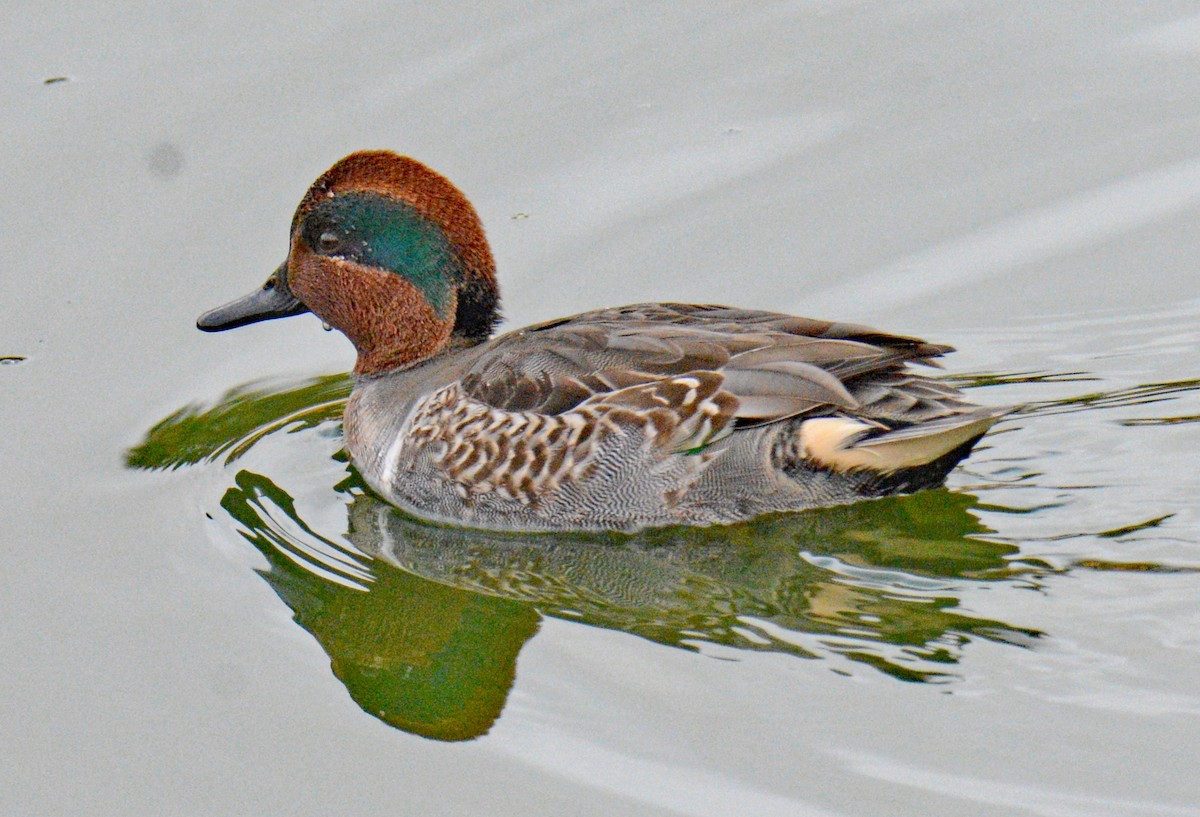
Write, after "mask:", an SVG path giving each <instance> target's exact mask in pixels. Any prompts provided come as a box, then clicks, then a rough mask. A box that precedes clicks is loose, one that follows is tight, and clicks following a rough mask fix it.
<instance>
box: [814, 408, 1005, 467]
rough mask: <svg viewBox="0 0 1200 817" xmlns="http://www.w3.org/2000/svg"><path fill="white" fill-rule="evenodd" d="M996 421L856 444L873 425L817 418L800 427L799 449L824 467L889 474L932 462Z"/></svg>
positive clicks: (991, 419) (887, 437)
mask: <svg viewBox="0 0 1200 817" xmlns="http://www.w3.org/2000/svg"><path fill="white" fill-rule="evenodd" d="M996 419H997V418H996V417H981V418H979V419H976V420H972V421H969V422H964V423H962V424H961V425H950V426H948V427H946V428H945V429H943V430H933V429H931V430H930V432H929V433H928V434H912V433H908V434H897V435H895V436H892V435H889V434H884V435H882V436H879V437H875V438H873V439H870V440H867V441H864V442H862V443H856V440H857V439H858V437H859V436H860V435H861V434H862V433H863V432H864V431H867V430H869V429H870V428H872V426H870V425H868V424H866V423H861V422H859V421H857V420H850V419H847V418H844V417H818V418H815V419H812V420H806V421H805V422H804V423H802V424H801V425H800V446H801V449H802V450H803V451H804V454H805V456H806V457H808V458H809V459H811V460H813V461H814V462H817V463H819V464H820V465H823V466H825V467H826V468H834V469H836V470H838V471H849V470H852V469H855V468H865V469H869V470H871V471H879V472H881V473H889V472H891V471H897V470H899V469H901V468H913V467H916V466H918V465H925V464H926V463H930V462H933V461H934V460H936V459H937V458H938V457H940V456H942V455H943V454H947V453H949V452H950V451H953V450H954V449H955V448H958V446H960V445H962V444H963V443H965V442H967V440H970V439H971V438H973V437H978V436H979V435H980V434H982V433H984V432H985V431H987V430H988V429H989V428H991V426H992V424H993V423H995V422H996Z"/></svg>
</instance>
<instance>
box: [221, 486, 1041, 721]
mask: <svg viewBox="0 0 1200 817" xmlns="http://www.w3.org/2000/svg"><path fill="white" fill-rule="evenodd" d="M235 483H236V484H235V486H234V487H231V488H230V489H229V490H228V491H227V492H226V494H225V496H224V498H223V499H222V502H221V506H222V507H223V508H224V509H225V511H226V512H227V513H228V514H229V515H230V517H231V518H232V519H233V520H235V521H236V523H237V526H238V529H239V532H240V533H241V535H242V536H243V537H245V538H246V540H247V541H249V542H251V543H252V544H253V545H254V546H255V547H256V548H257V549H258V550H259V551H260V552H261V553H262V554H263V556H265V557H266V559H267V561H268V563H269V568H268V569H266V570H263V571H261V573H262V575H263V577H264V579H265V580H266V581H267V582H268V583H269V584H270V585H271V587H272V588H273V589H274V590H275V592H276V593H277V594H278V595H279V597H280V598H281V599H282V600H283V601H284V602H285V603H286V604H287V605H288V606H289V607H290V608H291V609H292V610H293V612H294V616H295V620H296V622H297V623H298V624H300V625H301V626H302V627H304V628H305V629H306V630H308V631H309V632H310V633H312V635H313V636H314V637H315V638H316V639H317V640H318V642H320V644H321V646H322V647H323V648H324V649H325V651H326V652H327V653H328V655H329V657H330V660H331V664H332V667H333V671H334V673H335V674H336V675H337V677H338V678H339V679H341V680H342V682H343V683H345V685H346V688H347V690H348V691H349V693H350V695H351V696H352V697H353V698H354V700H355V701H356V702H357V703H358V704H359V705H360V706H361V707H362V708H363V709H364V710H365V711H367V712H368V713H370V714H372V715H374V716H376V717H378V718H380V719H381V720H384V721H386V722H387V723H389V724H392V725H393V726H396V727H399V728H401V729H403V730H405V731H407V732H411V733H414V734H418V735H422V736H425V737H431V738H436V739H440V740H461V739H466V738H471V737H476V736H478V735H481V734H483V733H485V732H486V731H487V730H488V729H489V728H490V726H491V725H492V723H493V722H494V721H495V719H496V718H497V717H498V716H499V713H500V711H501V709H502V708H503V706H504V702H505V698H506V695H507V691H508V689H509V688H510V687H511V685H512V682H513V678H514V672H515V667H516V660H517V655H518V653H519V651H520V649H521V647H522V645H523V644H524V643H525V642H526V641H527V640H528V639H529V638H531V637H532V636H533V635H534V633H535V632H536V631H537V626H538V622H539V621H540V619H541V617H542V616H545V615H549V616H555V617H559V618H563V619H568V620H572V621H578V622H582V623H585V624H589V625H592V626H598V627H604V628H608V629H613V630H619V631H623V632H627V633H631V634H634V635H637V636H640V637H642V638H646V639H649V640H652V641H655V642H658V643H661V644H665V645H670V646H673V647H678V648H683V649H689V650H704V649H705V645H709V647H715V646H720V647H727V648H734V649H737V650H755V651H764V650H765V651H772V652H782V653H787V654H791V655H794V656H798V657H804V658H815V657H822V658H826V659H840V660H841V661H844V662H849V663H848V664H847V666H853V665H854V664H858V665H864V666H870V667H873V668H875V669H878V670H880V671H882V672H885V673H887V674H889V675H891V676H893V677H895V678H897V679H900V680H904V681H922V682H930V681H938V680H945V679H947V678H948V677H949V676H948V675H947V673H948V671H949V666H948V665H952V664H953V663H954V662H955V661H957V659H958V656H959V654H960V652H961V648H962V646H963V645H964V644H965V643H966V642H967V641H969V640H970V639H972V638H985V639H990V640H995V641H1002V642H1006V643H1018V644H1019V643H1024V642H1027V641H1028V640H1029V639H1030V638H1033V637H1036V635H1037V634H1036V633H1035V632H1032V631H1030V630H1025V629H1020V628H1015V627H1011V626H1009V625H1006V624H1004V623H1002V622H999V621H995V620H991V619H985V618H980V617H975V616H971V615H969V614H967V613H966V612H965V611H963V610H961V609H959V608H958V605H959V598H958V595H959V593H960V592H961V591H962V590H963V589H965V588H966V587H969V586H972V585H974V584H977V583H979V582H981V581H990V580H994V579H992V578H990V577H991V574H993V573H996V574H997V575H1003V574H1005V568H1006V566H1007V562H1006V559H1005V557H1007V556H1009V555H1011V554H1012V553H1013V552H1014V551H1015V549H1014V548H1013V547H1012V546H1010V545H1003V544H996V543H990V542H986V541H982V540H979V539H975V538H972V536H973V535H975V534H978V533H984V532H985V529H984V528H983V527H982V526H981V525H980V523H979V522H978V520H977V519H976V518H975V517H974V516H973V515H972V514H971V513H970V510H971V509H972V507H974V504H975V500H974V499H973V498H972V497H970V496H967V495H962V494H953V493H950V492H948V491H931V492H926V493H923V494H919V495H916V496H914V497H907V498H902V499H894V500H884V501H878V502H870V503H863V504H860V505H854V506H848V507H845V508H835V509H831V510H828V511H821V512H817V513H812V514H804V515H792V516H780V517H776V518H772V519H764V520H758V521H756V522H753V523H748V524H744V525H737V526H732V527H725V528H673V529H665V530H656V531H650V532H647V533H645V534H641V535H637V536H626V535H620V534H572V535H557V534H554V535H548V534H539V535H535V536H529V535H520V534H503V533H495V532H485V531H471V530H462V529H457V528H448V527H439V526H434V525H429V524H426V523H424V522H420V521H418V520H414V519H412V518H410V517H407V516H405V515H404V514H402V513H401V512H399V511H397V510H396V509H395V508H393V507H392V506H390V505H388V504H387V503H385V502H383V501H381V500H379V499H377V498H375V497H374V496H372V495H371V494H369V493H366V492H364V491H363V490H362V488H361V486H360V485H359V484H358V481H357V477H356V476H354V475H353V473H352V474H351V477H350V479H349V480H348V481H345V482H343V483H342V491H343V492H344V493H345V495H347V496H349V498H350V503H349V506H348V509H347V512H348V530H347V532H346V534H345V535H344V536H326V535H323V534H321V533H319V532H317V531H316V530H314V529H313V528H312V527H310V526H309V525H308V524H307V523H306V522H305V520H304V519H303V518H302V517H301V515H300V514H299V512H298V511H297V508H296V505H295V502H294V501H293V499H292V497H291V496H290V495H288V493H287V492H286V491H284V490H283V489H281V488H280V487H279V486H278V485H277V484H275V483H274V482H273V481H272V480H271V479H269V478H268V477H266V476H263V475H261V474H256V473H253V472H251V471H247V470H243V471H240V472H239V473H238V474H237V475H236V478H235ZM841 671H846V670H841Z"/></svg>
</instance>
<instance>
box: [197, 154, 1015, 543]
mask: <svg viewBox="0 0 1200 817" xmlns="http://www.w3.org/2000/svg"><path fill="white" fill-rule="evenodd" d="M498 306H499V294H498V291H497V287H496V278H495V266H494V262H493V260H492V254H491V250H490V249H489V247H488V244H487V240H486V239H485V238H484V234H483V227H482V225H481V224H480V221H479V217H478V215H476V213H475V209H474V208H473V207H472V206H471V204H470V202H468V201H467V199H466V197H465V196H464V195H463V194H462V193H461V192H460V191H459V190H458V189H457V188H456V187H454V185H452V184H451V183H450V182H449V181H447V180H446V179H444V178H443V177H442V176H440V175H438V174H437V173H435V172H433V171H432V170H430V169H429V168H427V167H425V166H424V165H422V164H420V163H419V162H417V161H414V160H413V159H410V158H407V157H403V156H398V155H396V154H394V153H390V152H385V151H369V152H361V153H355V154H353V155H351V156H347V157H346V158H345V159H342V160H341V161H340V162H338V163H337V164H335V165H334V166H333V167H332V168H330V169H329V170H328V171H327V172H326V173H325V174H324V175H322V176H321V177H320V178H319V179H317V181H316V182H315V183H314V184H313V185H312V187H311V188H309V190H308V192H307V193H306V194H305V196H304V199H303V200H302V201H301V202H300V206H299V207H298V208H297V210H296V214H295V216H294V217H293V219H292V229H291V249H290V251H289V252H288V257H287V260H285V261H284V263H283V264H281V265H280V267H279V268H278V269H277V270H275V272H274V273H273V274H272V275H271V277H270V278H268V279H267V282H266V284H264V285H263V287H262V288H261V289H259V290H256V291H255V292H253V293H251V294H250V295H248V296H246V297H244V298H242V299H240V300H237V301H234V302H232V303H230V304H227V305H226V306H222V307H219V308H217V309H214V310H211V311H210V312H207V313H205V314H204V315H203V316H201V318H200V320H199V321H198V323H197V325H198V326H199V327H200V328H201V329H204V330H206V331H219V330H222V329H230V328H233V327H235V326H242V325H244V324H247V323H253V322H255V321H261V320H267V319H269V318H279V317H284V316H288V315H297V314H300V313H303V312H308V311H311V312H314V313H316V315H317V316H319V317H320V318H321V319H322V320H323V321H325V322H326V323H328V324H330V325H331V326H333V327H335V328H337V329H339V330H340V331H341V332H343V333H344V334H345V335H346V337H348V338H349V339H350V341H351V342H352V343H353V344H354V346H355V348H356V349H357V350H358V362H357V364H356V365H355V367H354V373H355V375H356V377H357V382H356V385H355V387H354V391H353V394H352V395H351V397H350V401H349V403H348V404H347V406H346V416H345V424H344V427H345V437H346V446H347V448H348V449H349V451H350V455H351V457H352V458H353V461H354V464H355V465H356V466H357V468H358V470H359V472H360V473H361V474H362V476H363V478H364V479H366V481H367V483H368V484H370V486H371V487H372V488H373V489H374V490H375V491H377V492H378V493H379V494H380V495H381V496H383V497H385V498H386V499H388V500H389V501H391V502H392V503H394V504H395V505H397V506H399V507H400V508H402V509H404V510H405V511H408V512H410V513H412V514H415V515H416V516H419V517H423V518H426V519H430V520H435V521H438V522H448V523H452V524H457V525H465V526H470V527H479V528H494V529H502V530H574V529H618V530H636V529H639V528H644V527H648V526H656V525H673V524H693V525H695V524H709V523H716V522H735V521H738V520H744V519H749V518H751V517H755V516H758V515H760V514H765V513H771V512H776V511H798V510H802V509H805V508H812V507H817V506H823V505H834V504H840V503H846V502H853V501H856V500H859V499H865V498H869V497H877V496H881V495H884V494H894V493H903V492H909V491H915V490H918V489H921V488H929V487H933V486H937V485H940V484H941V483H942V481H943V480H944V479H945V477H946V474H947V473H948V472H949V471H950V469H951V468H953V467H954V465H955V464H956V463H957V462H958V461H959V460H961V459H962V458H963V457H965V456H967V454H968V453H969V452H970V450H971V447H972V446H973V445H974V444H975V442H976V441H977V440H978V439H979V438H980V437H981V436H982V435H983V434H984V433H985V432H986V431H987V430H988V428H990V427H991V425H992V424H993V423H994V422H995V421H996V420H997V419H998V418H999V417H1000V416H1001V415H1002V414H1003V413H1004V410H1003V409H996V408H985V407H980V406H975V405H972V404H970V403H968V402H967V401H966V400H964V399H963V396H962V394H961V393H960V392H959V391H958V390H956V389H954V388H953V387H951V386H948V385H946V384H945V383H942V382H940V381H937V380H933V379H930V378H929V377H926V376H924V375H922V374H918V373H917V372H915V371H914V370H913V369H912V368H910V364H931V363H932V361H933V359H934V358H937V357H939V356H941V355H943V354H945V353H946V352H949V351H951V348H950V347H948V346H939V345H935V344H931V343H926V342H924V341H922V340H918V339H916V338H910V337H902V336H899V335H890V334H886V333H884V332H879V331H876V330H874V329H870V328H868V327H865V326H857V325H853V324H846V323H830V322H828V321H818V320H811V319H809V318H798V317H793V316H791V315H783V314H779V313H774V312H762V311H757V310H750V309H734V308H730V307H725V306H701V305H695V304H680V303H663V304H635V305H632V306H623V307H617V308H613V309H602V310H598V311H595V312H586V313H584V314H582V315H575V316H572V317H569V318H559V319H558V320H553V321H548V322H546V323H542V324H539V325H536V326H530V327H527V328H525V329H519V330H517V331H515V332H510V333H508V334H505V335H501V336H499V337H495V338H493V337H492V330H493V328H494V327H495V325H496V323H497V321H498V319H499V313H498ZM934 365H936V364H934Z"/></svg>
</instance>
